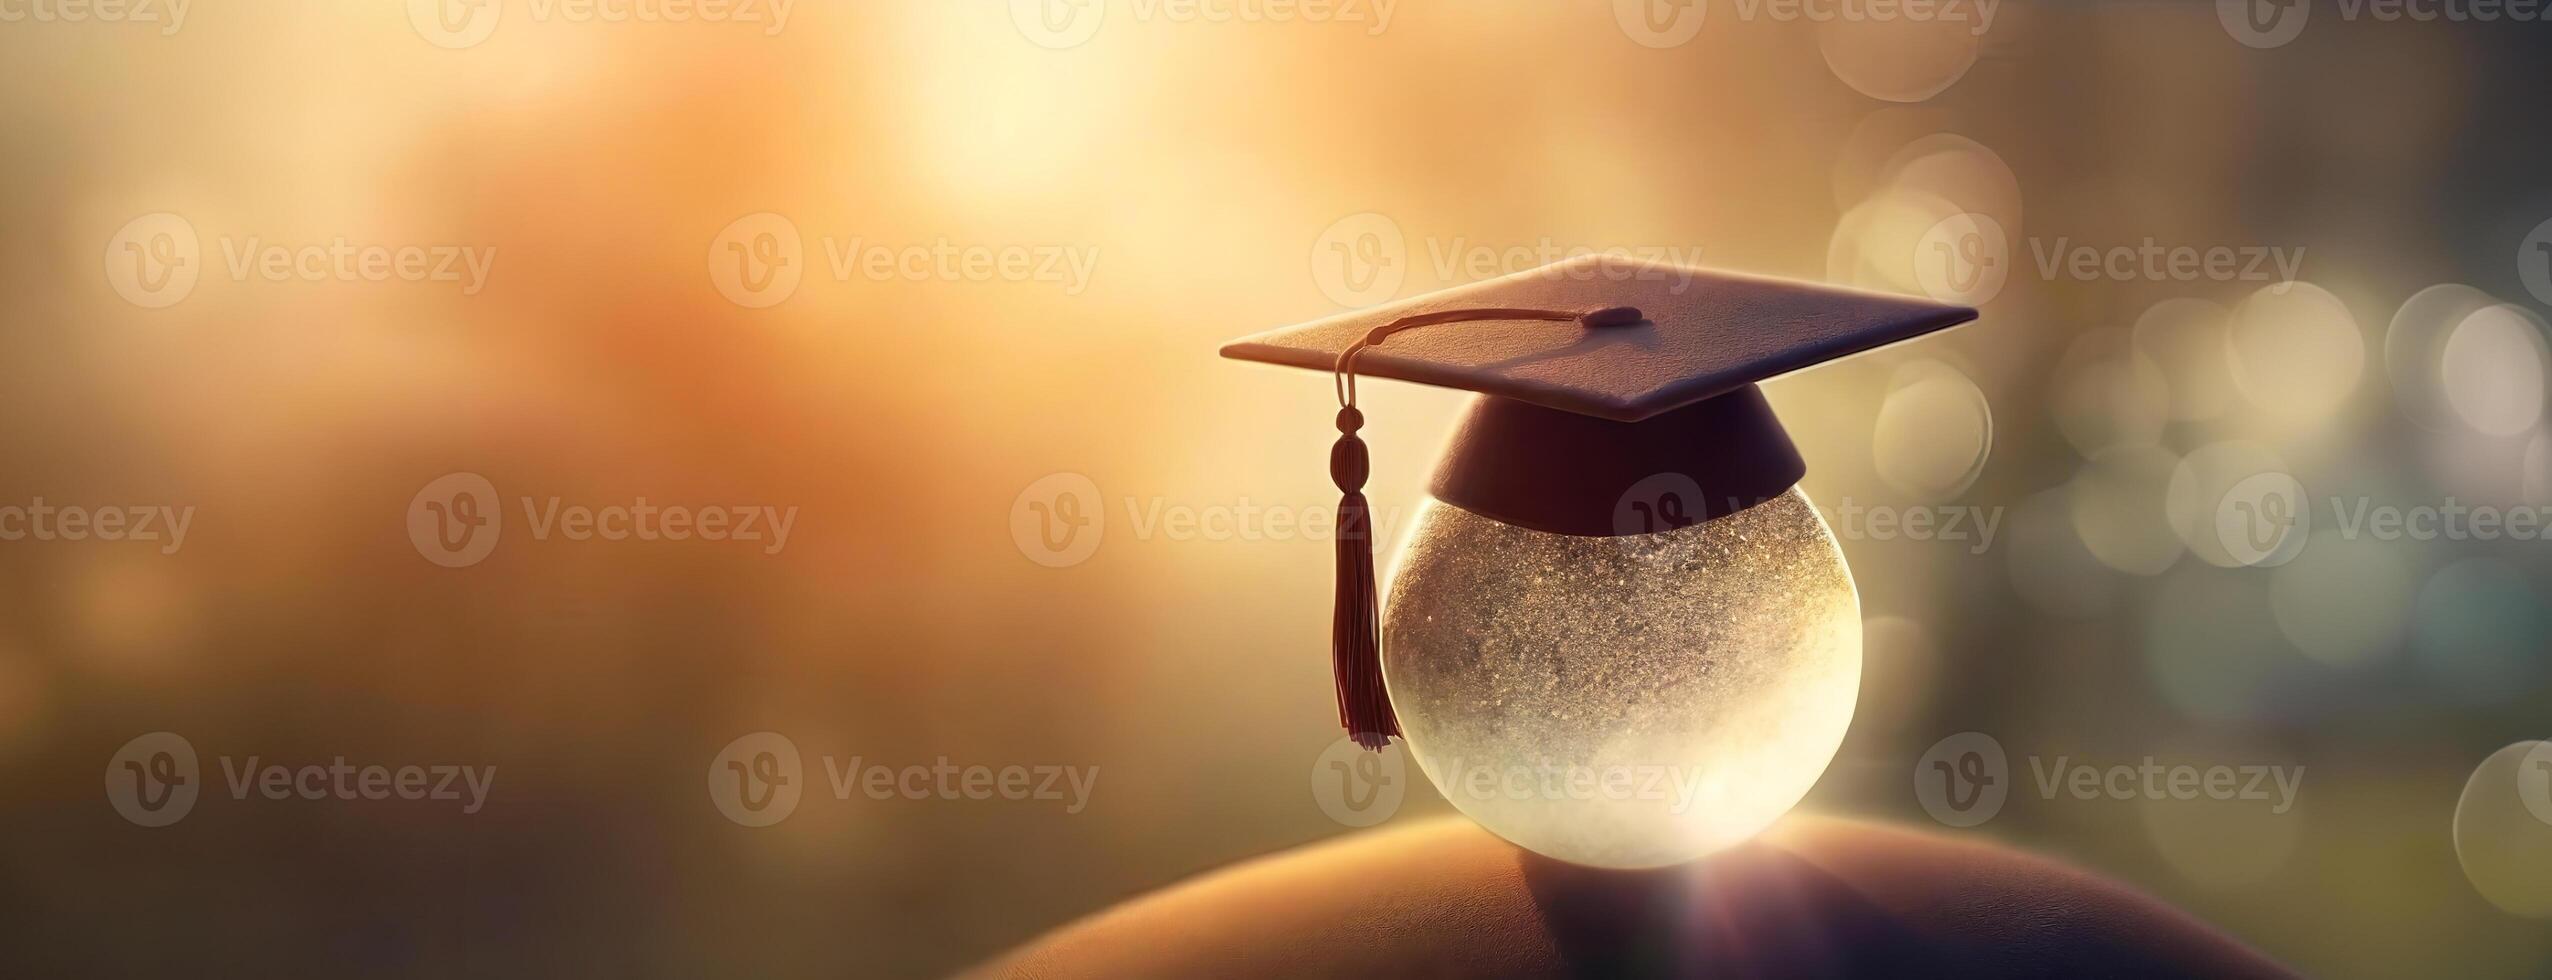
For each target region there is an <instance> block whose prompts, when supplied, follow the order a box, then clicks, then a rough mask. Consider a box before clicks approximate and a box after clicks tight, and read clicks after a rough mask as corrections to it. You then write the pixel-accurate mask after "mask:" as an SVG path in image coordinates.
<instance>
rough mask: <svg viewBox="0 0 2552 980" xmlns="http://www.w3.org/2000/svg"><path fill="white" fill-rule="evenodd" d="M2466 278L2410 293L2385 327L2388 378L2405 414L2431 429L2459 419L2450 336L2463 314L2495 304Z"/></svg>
mask: <svg viewBox="0 0 2552 980" xmlns="http://www.w3.org/2000/svg"><path fill="white" fill-rule="evenodd" d="M2496 302H2497V300H2494V299H2492V298H2491V297H2490V294H2488V293H2485V292H2482V291H2481V290H2478V289H2474V288H2472V287H2470V286H2466V285H2464V284H2462V283H2452V282H2449V283H2440V284H2438V285H2434V286H2430V287H2428V288H2426V289H2422V290H2420V291H2418V292H2416V293H2413V294H2411V296H2410V298H2409V299H2407V300H2403V301H2402V304H2401V309H2399V310H2397V311H2395V312H2394V313H2393V318H2392V325H2391V326H2390V327H2387V328H2386V329H2385V330H2384V377H2385V380H2387V381H2389V382H2391V384H2392V392H2393V404H2394V405H2395V406H2397V407H2399V408H2400V409H2401V413H2402V415H2404V416H2405V417H2407V418H2409V419H2410V420H2411V421H2413V422H2417V423H2419V424H2420V425H2421V426H2423V427H2426V428H2429V429H2443V428H2445V427H2447V426H2449V425H2452V424H2454V418H2453V414H2452V413H2453V409H2452V408H2450V407H2449V406H2448V405H2447V404H2446V392H2445V372H2444V360H2445V350H2446V338H2447V337H2448V336H2449V335H2451V334H2452V333H2453V332H2454V330H2455V327H2456V326H2457V325H2459V324H2461V323H2463V321H2464V318H2466V317H2469V316H2471V315H2472V314H2474V313H2477V312H2479V311H2481V310H2482V309H2484V308H2486V307H2488V306H2490V305H2492V304H2493V303H2496Z"/></svg>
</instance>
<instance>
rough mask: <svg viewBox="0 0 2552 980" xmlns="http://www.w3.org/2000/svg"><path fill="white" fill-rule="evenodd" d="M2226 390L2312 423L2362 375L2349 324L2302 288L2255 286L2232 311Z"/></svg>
mask: <svg viewBox="0 0 2552 980" xmlns="http://www.w3.org/2000/svg"><path fill="white" fill-rule="evenodd" d="M2232 351H2233V383H2234V384H2235V386H2237V387H2239V388H2240V389H2241V390H2242V393H2243V394H2244V395H2247V396H2249V398H2250V400H2251V402H2252V404H2255V405H2258V406H2260V407H2261V408H2263V409H2266V410H2267V411H2268V412H2269V413H2270V414H2272V415H2276V416H2280V417H2283V418H2287V419H2297V420H2317V419H2321V418H2325V417H2327V416H2329V415H2330V414H2331V412H2332V411H2334V410H2335V409H2337V408H2338V407H2339V405H2340V403H2341V402H2342V401H2345V400H2346V399H2347V398H2348V395H2349V393H2350V392H2352V391H2355V390H2356V388H2357V382H2358V379H2359V378H2360V376H2362V375H2363V374H2364V373H2365V370H2366V341H2365V338H2364V337H2362V336H2360V335H2359V333H2358V331H2357V318H2356V316H2355V315H2354V314H2351V313H2350V312H2349V311H2348V305H2347V304H2345V303H2342V302H2340V300H2339V297H2337V296H2333V295H2331V293H2330V291H2329V290H2327V289H2323V288H2322V287H2320V286H2316V285H2313V284H2312V283H2309V282H2286V283H2279V284H2277V285H2273V286H2263V287H2261V288H2260V289H2259V290H2258V291H2257V292H2254V293H2252V294H2251V295H2250V297H2249V298H2247V299H2244V300H2243V301H2242V305H2241V306H2239V307H2238V308H2236V309H2235V310H2234V311H2233V328H2232Z"/></svg>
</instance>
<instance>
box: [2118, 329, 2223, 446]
mask: <svg viewBox="0 0 2552 980" xmlns="http://www.w3.org/2000/svg"><path fill="white" fill-rule="evenodd" d="M2135 347H2136V350H2137V351H2139V352H2141V353H2143V354H2144V356H2145V357H2146V358H2148V359H2150V360H2152V361H2153V363H2154V364H2155V365H2156V366H2158V367H2160V368H2161V369H2162V377H2163V381H2164V382H2165V383H2166V384H2168V385H2169V386H2170V388H2171V419H2172V420H2173V421H2177V422H2191V421H2203V420H2206V419H2212V418H2217V417H2219V416H2222V415H2223V414H2224V412H2225V410H2226V409H2228V408H2230V407H2231V406H2232V402H2233V394H2234V386H2233V364H2232V360H2231V352H2232V347H2233V340H2232V314H2231V312H2230V311H2227V310H2226V309H2225V308H2224V307H2223V306H2222V305H2220V304H2216V303H2211V302H2208V301H2206V300H2202V299H2168V300H2163V301H2162V302H2159V303H2155V304H2153V306H2152V308H2150V309H2147V310H2145V311H2144V315H2143V316H2141V317H2138V318H2137V319H2136V325H2135Z"/></svg>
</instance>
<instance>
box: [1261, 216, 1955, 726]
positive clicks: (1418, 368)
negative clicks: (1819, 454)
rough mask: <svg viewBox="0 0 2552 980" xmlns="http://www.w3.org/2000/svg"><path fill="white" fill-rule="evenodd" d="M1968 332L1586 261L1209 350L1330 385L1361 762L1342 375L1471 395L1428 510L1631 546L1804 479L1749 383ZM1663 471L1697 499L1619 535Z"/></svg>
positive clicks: (1381, 712) (1817, 293)
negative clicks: (1626, 508)
mask: <svg viewBox="0 0 2552 980" xmlns="http://www.w3.org/2000/svg"><path fill="white" fill-rule="evenodd" d="M1975 317H1976V311H1975V310H1972V309H1968V308H1965V307H1956V306H1946V305H1942V304H1938V303H1932V302H1926V301H1923V300H1918V299H1911V298H1906V297H1900V296H1890V295H1882V294H1877V293H1869V292H1862V291H1857V290H1849V289H1839V288H1834V287H1829V286H1821V285H1813V284H1809V283H1802V282H1794V281H1790V280H1784V279H1774V278H1767V277H1760V276H1749V275H1739V274H1733V273H1725V272H1714V271H1709V270H1702V269H1693V268H1686V267H1683V266H1678V265H1669V264H1663V263H1653V262H1644V261H1635V260H1630V259H1626V258H1623V257H1621V256H1618V255H1614V256H1606V255H1589V256H1584V257H1581V258H1577V259H1572V260H1569V261H1564V262H1560V263H1557V264H1555V265H1550V266H1546V267H1543V268H1541V269H1536V270H1532V271H1528V272H1522V273H1517V274H1514V275H1510V276H1506V277H1504V278H1500V279H1493V280H1488V281H1485V282H1479V283H1474V284H1471V285H1467V286H1462V287H1457V288H1454V289H1448V290H1445V291H1442V292H1438V293H1433V294H1429V295H1425V296H1418V297H1413V298H1410V299H1406V300H1401V301H1399V302H1395V303H1391V304H1388V305H1384V306H1379V307H1374V308H1371V309H1365V310H1359V311H1355V312H1351V313H1346V314H1342V315H1339V316H1335V317H1330V318H1328V319H1325V320H1319V321H1315V322H1312V323H1307V324H1303V325H1300V326H1294V327H1287V328H1284V329H1281V330H1273V331H1269V332H1267V333H1262V334H1258V335H1256V336H1252V337H1247V338H1243V339H1241V340H1238V341H1234V342H1233V343H1231V344H1229V345H1227V346H1225V347H1224V348H1223V356H1225V357H1230V358H1236V359H1239V360H1245V361H1258V362H1262V363H1267V364H1281V365H1286V366H1290V367H1300V368H1311V369H1315V370H1320V371H1327V372H1330V373H1331V375H1332V380H1333V383H1334V384H1335V385H1336V387H1337V390H1338V403H1339V410H1338V419H1337V423H1338V430H1339V433H1340V435H1339V439H1338V443H1337V444H1336V446H1334V447H1333V449H1332V451H1331V453H1330V475H1331V477H1332V478H1333V479H1334V480H1335V481H1336V482H1337V484H1338V488H1339V490H1340V491H1341V492H1343V493H1344V494H1345V498H1344V499H1343V500H1342V501H1341V502H1340V505H1339V514H1338V522H1337V548H1338V598H1337V609H1336V614H1335V625H1334V628H1333V631H1332V636H1331V653H1332V656H1333V658H1334V664H1333V666H1334V668H1335V671H1336V675H1337V684H1338V698H1339V720H1340V722H1341V723H1342V724H1343V725H1345V726H1346V728H1347V730H1348V732H1349V733H1350V734H1351V735H1353V736H1354V737H1355V738H1356V740H1357V741H1358V742H1359V743H1361V744H1363V745H1365V746H1366V747H1368V748H1379V747H1380V746H1382V745H1383V744H1384V743H1385V741H1386V740H1387V739H1388V738H1389V737H1390V736H1393V735H1397V734H1399V724H1398V721H1397V719H1396V717H1395V716H1394V714H1393V712H1392V709H1391V703H1390V698H1389V695H1388V694H1387V693H1386V692H1385V691H1384V689H1383V682H1382V669H1381V663H1380V658H1381V643H1382V639H1381V618H1380V609H1379V597H1378V591H1377V588H1376V586H1375V581H1374V572H1373V542H1372V530H1373V528H1372V520H1371V515H1370V513H1369V509H1368V506H1367V504H1366V501H1365V497H1364V493H1363V489H1364V484H1365V479H1366V477H1367V475H1368V474H1369V472H1370V470H1371V466H1370V461H1369V459H1368V457H1367V454H1366V448H1365V444H1364V442H1363V441H1362V440H1361V439H1359V438H1358V437H1357V435H1356V432H1357V430H1358V429H1360V428H1362V427H1363V425H1364V415H1363V413H1362V412H1360V411H1358V410H1357V408H1356V382H1357V379H1358V378H1360V377H1362V378H1391V379H1394V380H1400V381H1412V382H1417V383H1419V384H1428V385H1435V386H1439V387H1446V388H1460V389H1464V390H1467V391H1474V392H1478V393H1480V394H1481V395H1483V396H1485V397H1483V398H1481V399H1480V400H1479V401H1478V402H1476V403H1475V404H1474V405H1473V406H1472V408H1471V410H1470V413H1469V415H1468V417H1467V418H1465V419H1464V420H1463V421H1462V423H1461V425H1460V428H1459V429H1458V430H1457V431H1456V434H1455V435H1454V438H1453V441H1452V443H1451V445H1450V447H1449V448H1448V449H1447V451H1446V453H1445V456H1444V459H1443V461H1442V462H1441V463H1440V464H1439V466H1438V468H1437V470H1436V473H1435V478H1434V482H1433V487H1432V491H1433V493H1434V496H1435V497H1436V499H1438V500H1440V501H1443V502H1444V503H1447V504H1450V505H1453V506H1455V507H1459V508H1462V509H1463V510H1467V511H1470V512H1472V513H1475V514H1478V515H1481V516H1483V517H1487V518H1490V519H1492V520H1496V521H1500V522H1504V523H1507V524H1512V525H1516V526H1518V527H1523V528H1528V529H1531V530H1535V531H1541V532H1546V533H1553V534H1563V535H1578V536H1599V537H1600V536H1622V535H1632V534H1647V533H1654V532H1659V531H1665V530H1671V529H1674V528H1676V527H1681V526H1684V525H1688V524H1691V523H1696V522H1700V521H1707V520H1711V519H1713V518H1717V517H1721V516H1725V515H1728V514H1731V513H1735V512H1737V511H1741V510H1744V509H1746V508H1749V507H1752V506H1754V505H1756V504H1759V503H1761V502H1763V501H1766V500H1770V499H1772V498H1774V497H1777V496H1780V495H1781V494H1783V493H1785V492H1787V491H1788V490H1789V489H1790V488H1792V487H1793V486H1796V485H1797V484H1798V482H1799V479H1800V477H1802V476H1804V475H1805V474H1806V472H1807V467H1806V464H1805V463H1804V462H1803V461H1802V460H1801V459H1800V458H1799V453H1798V450H1797V448H1796V447H1794V446H1793V445H1792V444H1791V442H1790V438H1789V436H1788V434H1786V433H1784V432H1783V431H1782V429H1781V424H1780V421H1779V420H1778V419H1777V418H1775V417H1774V416H1773V413H1772V407H1771V405H1770V403H1769V402H1767V401H1765V400H1764V396H1763V392H1762V390H1761V389H1759V388H1757V387H1756V383H1757V382H1760V381H1763V380H1766V379H1769V378H1773V377H1777V376H1779V375H1783V374H1787V373H1789V372H1791V371H1796V370H1799V369H1802V368H1807V367H1813V366H1815V365H1817V364H1821V363H1824V362H1826V361H1831V360H1835V359H1837V358H1841V357H1846V356H1849V355H1852V354H1857V353H1860V352H1862V351H1867V350H1870V349H1873V348H1877V347H1881V346H1884V345H1887V344H1892V343H1895V342H1898V341H1902V340H1907V339H1911V338H1914V337H1919V336H1922V335H1924V334H1927V333H1931V332H1933V331H1936V330H1941V329H1944V328H1947V327H1951V326H1956V325H1958V324H1960V323H1965V322H1967V321H1969V320H1972V319H1975ZM1667 473H1672V474H1680V475H1681V476H1682V477H1684V478H1686V479H1688V480H1689V481H1690V482H1689V483H1680V482H1679V484H1678V485H1679V486H1681V487H1683V488H1685V489H1686V490H1689V489H1692V488H1696V487H1697V488H1698V490H1699V492H1698V494H1693V495H1691V497H1692V499H1676V500H1674V501H1672V503H1673V506H1660V507H1654V508H1648V509H1645V510H1643V511H1642V512H1641V513H1642V519H1641V520H1638V521H1625V520H1622V519H1621V518H1620V516H1619V515H1620V514H1621V505H1622V504H1623V502H1624V501H1625V500H1626V499H1627V498H1628V497H1629V496H1630V495H1631V494H1632V493H1633V492H1634V490H1635V489H1636V488H1638V487H1639V486H1640V485H1641V483H1642V481H1645V480H1649V479H1650V478H1651V477H1654V476H1656V475H1658V474H1667ZM1676 496H1677V497H1678V498H1681V497H1683V496H1684V495H1683V494H1677V495H1676Z"/></svg>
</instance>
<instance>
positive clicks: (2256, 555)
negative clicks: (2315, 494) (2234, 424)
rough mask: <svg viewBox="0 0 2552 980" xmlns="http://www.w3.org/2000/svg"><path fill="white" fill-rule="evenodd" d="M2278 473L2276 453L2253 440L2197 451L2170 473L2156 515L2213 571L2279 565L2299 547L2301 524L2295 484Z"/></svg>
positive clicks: (2282, 470)
mask: <svg viewBox="0 0 2552 980" xmlns="http://www.w3.org/2000/svg"><path fill="white" fill-rule="evenodd" d="M2285 474H2286V461H2285V460H2284V459H2282V458H2280V457H2279V456H2278V454H2277V451H2276V450H2273V449H2270V448H2268V447H2267V446H2264V445H2261V444H2259V443H2256V442H2248V441H2243V440H2228V441H2225V442H2219V443H2215V444H2212V445H2208V446H2204V447H2201V448H2199V449H2198V450H2197V451H2196V452H2192V453H2190V454H2189V455H2187V456H2186V457H2183V458H2182V459H2181V460H2180V462H2179V465H2177V466H2175V467H2173V468H2172V471H2171V485H2170V489H2169V492H2168V494H2167V495H2166V496H2165V498H2164V510H2165V512H2166V513H2167V514H2168V515H2169V516H2170V520H2171V530H2172V533H2175V534H2178V535H2179V536H2180V541H2181V543H2183V544H2186V545H2188V546H2189V553H2190V554H2193V555H2196V556H2197V557H2198V558H2199V560H2202V561H2204V562H2206V563H2207V564H2209V565H2214V566H2216V567H2218V568H2238V567H2241V566H2245V565H2268V564H2280V563H2283V561H2284V560H2285V559H2288V558H2292V557H2293V556H2294V551H2295V549H2296V548H2298V547H2299V546H2300V545H2301V544H2302V534H2303V532H2304V531H2306V530H2307V523H2308V520H2309V514H2308V512H2307V511H2306V509H2305V508H2306V505H2307V503H2308V501H2307V500H2306V498H2305V496H2304V493H2303V491H2302V487H2301V485H2300V484H2297V483H2296V482H2295V481H2294V478H2293V477H2291V476H2285ZM2261 477H2270V478H2271V479H2260V478H2261ZM2277 477H2284V478H2283V479H2282V480H2279V479H2276V478H2277Z"/></svg>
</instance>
